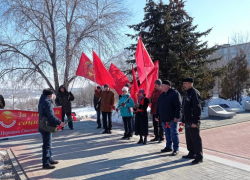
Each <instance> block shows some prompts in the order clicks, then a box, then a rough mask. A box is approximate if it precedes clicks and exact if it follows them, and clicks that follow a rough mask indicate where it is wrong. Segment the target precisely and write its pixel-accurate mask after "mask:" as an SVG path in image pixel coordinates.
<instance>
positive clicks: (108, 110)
mask: <svg viewBox="0 0 250 180" xmlns="http://www.w3.org/2000/svg"><path fill="white" fill-rule="evenodd" d="M95 95H96V96H97V97H100V98H101V111H102V120H103V126H104V129H105V130H104V131H103V134H111V133H112V132H111V130H112V112H113V109H115V93H114V92H113V91H111V90H110V87H109V85H108V84H105V85H104V91H102V92H98V90H97V88H96V89H95Z"/></svg>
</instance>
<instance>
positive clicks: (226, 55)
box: [209, 43, 250, 94]
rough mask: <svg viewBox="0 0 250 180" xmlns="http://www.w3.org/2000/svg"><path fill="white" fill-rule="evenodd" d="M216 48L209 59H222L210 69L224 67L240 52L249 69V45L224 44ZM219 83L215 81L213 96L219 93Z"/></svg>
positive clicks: (218, 80)
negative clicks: (242, 53)
mask: <svg viewBox="0 0 250 180" xmlns="http://www.w3.org/2000/svg"><path fill="white" fill-rule="evenodd" d="M218 47H219V49H218V50H217V51H216V52H215V53H214V54H213V55H211V56H210V57H209V58H218V57H222V58H221V60H218V61H217V62H215V63H212V64H211V65H210V66H209V67H210V68H212V69H215V68H221V67H223V66H226V65H227V64H228V63H229V62H230V61H231V60H232V59H233V58H235V57H236V56H237V55H239V54H240V51H241V50H242V51H243V52H244V53H245V55H246V60H247V63H248V66H249V67H250V43H244V44H237V45H230V44H224V45H219V46H218ZM220 83H221V80H220V79H217V81H216V84H215V87H214V89H213V94H219V93H220Z"/></svg>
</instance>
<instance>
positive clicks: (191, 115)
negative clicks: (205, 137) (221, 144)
mask: <svg viewBox="0 0 250 180" xmlns="http://www.w3.org/2000/svg"><path fill="white" fill-rule="evenodd" d="M182 82H183V88H184V90H185V96H184V97H183V103H182V106H183V117H182V122H183V123H184V125H185V135H186V143H187V149H188V151H189V153H188V155H186V156H183V158H189V159H194V160H193V161H192V164H199V163H201V162H203V153H202V140H201V137H200V124H201V123H200V118H201V97H200V92H199V91H198V90H197V89H195V88H194V87H193V85H194V79H193V78H185V79H183V81H182Z"/></svg>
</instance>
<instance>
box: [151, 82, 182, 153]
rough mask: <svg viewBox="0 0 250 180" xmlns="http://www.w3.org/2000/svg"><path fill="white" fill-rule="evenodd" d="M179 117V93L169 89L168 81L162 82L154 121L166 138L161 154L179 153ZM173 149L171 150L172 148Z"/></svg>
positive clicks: (169, 83)
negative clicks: (157, 123)
mask: <svg viewBox="0 0 250 180" xmlns="http://www.w3.org/2000/svg"><path fill="white" fill-rule="evenodd" d="M180 117H181V96H180V93H179V92H178V91H176V90H174V89H172V88H171V82H170V81H169V80H164V81H162V93H161V95H160V97H159V99H158V104H157V111H156V118H155V120H156V121H159V119H160V120H161V122H162V126H163V130H164V132H165V137H166V147H165V148H164V149H162V150H161V152H172V155H173V156H176V155H177V154H178V153H179V135H178V130H177V127H178V121H179V119H180ZM172 147H173V148H172Z"/></svg>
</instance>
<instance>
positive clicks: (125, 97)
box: [116, 87, 135, 139]
mask: <svg viewBox="0 0 250 180" xmlns="http://www.w3.org/2000/svg"><path fill="white" fill-rule="evenodd" d="M128 91H129V89H128V87H123V88H122V97H121V98H120V100H119V103H118V106H117V108H116V111H117V112H118V111H119V110H120V112H121V116H122V120H123V124H124V130H125V132H124V136H123V137H122V139H130V138H131V137H132V136H133V127H132V117H133V107H134V104H135V103H134V101H133V99H131V97H130V94H129V92H128Z"/></svg>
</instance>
